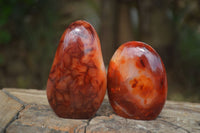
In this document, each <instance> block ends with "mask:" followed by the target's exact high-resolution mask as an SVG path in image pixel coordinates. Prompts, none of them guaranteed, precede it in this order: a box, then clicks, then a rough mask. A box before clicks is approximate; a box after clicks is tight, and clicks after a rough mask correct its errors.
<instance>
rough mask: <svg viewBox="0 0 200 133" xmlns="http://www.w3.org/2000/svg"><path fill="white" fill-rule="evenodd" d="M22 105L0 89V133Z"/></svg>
mask: <svg viewBox="0 0 200 133" xmlns="http://www.w3.org/2000/svg"><path fill="white" fill-rule="evenodd" d="M22 107H23V105H22V104H20V103H19V102H17V101H16V100H14V99H12V98H10V97H9V96H8V95H6V94H5V93H4V92H3V91H1V90H0V133H1V132H3V131H4V129H5V127H6V126H7V125H8V124H9V123H10V122H11V121H12V120H13V119H14V117H15V116H16V115H17V113H18V112H19V111H20V110H21V109H22Z"/></svg>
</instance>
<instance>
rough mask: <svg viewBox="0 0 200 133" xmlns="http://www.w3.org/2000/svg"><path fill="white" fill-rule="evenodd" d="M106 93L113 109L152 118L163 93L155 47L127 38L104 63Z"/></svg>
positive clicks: (163, 74) (164, 86) (162, 69)
mask: <svg viewBox="0 0 200 133" xmlns="http://www.w3.org/2000/svg"><path fill="white" fill-rule="evenodd" d="M107 80H108V96H109V100H110V103H111V105H112V107H113V109H114V111H115V112H116V113H117V114H118V115H120V116H122V117H125V118H131V119H140V120H152V119H155V118H156V117H157V116H158V115H159V113H160V112H161V110H162V108H163V106H164V104H165V101H166V96H167V77H166V72H165V67H164V64H163V62H162V60H161V58H160V56H159V55H158V53H156V51H155V50H154V49H153V48H152V47H150V46H149V45H147V44H145V43H142V42H136V41H133V42H127V43H125V44H123V45H121V46H120V47H119V48H118V49H117V51H116V52H115V54H114V55H113V57H112V59H111V61H110V64H109V67H108V75H107Z"/></svg>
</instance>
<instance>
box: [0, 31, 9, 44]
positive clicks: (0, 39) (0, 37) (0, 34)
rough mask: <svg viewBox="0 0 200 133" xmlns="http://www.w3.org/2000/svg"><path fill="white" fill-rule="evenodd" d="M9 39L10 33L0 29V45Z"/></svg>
mask: <svg viewBox="0 0 200 133" xmlns="http://www.w3.org/2000/svg"><path fill="white" fill-rule="evenodd" d="M10 40H11V34H10V33H9V32H8V31H0V45H1V44H5V43H8V42H9V41H10Z"/></svg>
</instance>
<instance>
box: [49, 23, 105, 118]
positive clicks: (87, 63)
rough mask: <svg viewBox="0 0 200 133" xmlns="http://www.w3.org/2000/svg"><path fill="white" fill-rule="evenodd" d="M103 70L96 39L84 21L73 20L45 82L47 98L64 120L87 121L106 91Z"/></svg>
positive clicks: (64, 34)
mask: <svg viewBox="0 0 200 133" xmlns="http://www.w3.org/2000/svg"><path fill="white" fill-rule="evenodd" d="M106 84H107V83H106V71H105V66H104V63H103V58H102V53H101V46H100V41H99V37H98V35H97V33H96V31H95V29H94V28H93V27H92V26H91V25H90V24H89V23H87V22H86V21H81V20H79V21H76V22H74V23H72V24H70V25H69V27H68V28H67V29H66V30H65V32H64V33H63V35H62V37H61V40H60V43H59V46H58V48H57V51H56V55H55V58H54V61H53V65H52V67H51V71H50V74H49V78H48V82H47V88H46V90H47V97H48V101H49V103H50V105H51V107H52V109H53V110H54V112H55V113H56V114H57V115H58V116H60V117H63V118H79V119H88V118H90V117H92V116H93V115H94V114H95V112H96V111H97V110H98V108H99V107H100V105H101V103H102V101H103V98H104V95H105V92H106Z"/></svg>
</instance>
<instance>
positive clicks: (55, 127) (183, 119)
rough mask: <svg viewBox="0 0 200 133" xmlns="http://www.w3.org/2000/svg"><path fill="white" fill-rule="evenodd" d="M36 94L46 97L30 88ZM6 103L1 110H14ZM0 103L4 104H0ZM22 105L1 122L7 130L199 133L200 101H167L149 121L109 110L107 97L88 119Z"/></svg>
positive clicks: (10, 132) (28, 132)
mask: <svg viewBox="0 0 200 133" xmlns="http://www.w3.org/2000/svg"><path fill="white" fill-rule="evenodd" d="M10 90H12V91H13V92H15V93H16V92H18V93H21V94H22V95H24V93H28V90H26V89H10ZM33 92H34V93H33ZM38 93H39V94H43V95H44V97H40V100H42V99H43V100H44V99H46V98H45V97H46V95H45V91H44V90H43V91H38V90H30V94H31V95H37V94H38ZM0 94H1V95H0V96H1V97H0V98H2V97H5V96H6V97H7V98H6V99H9V101H10V100H11V101H15V98H17V99H18V100H19V98H20V97H21V96H20V94H19V95H17V96H16V97H15V96H13V95H12V94H10V96H7V95H6V94H4V92H2V93H0ZM13 98H14V99H13ZM30 98H32V99H33V101H34V100H35V101H37V99H38V97H36V96H33V97H30ZM6 101H7V100H6ZM4 102H5V100H4ZM8 103H9V104H7V103H6V104H4V105H5V106H1V108H0V109H1V110H5V109H6V108H9V109H7V110H10V109H13V108H14V107H15V103H16V101H15V102H13V103H12V104H11V103H10V102H8ZM0 105H3V104H2V103H1V104H0ZM24 106H25V108H24V109H23V110H21V111H20V112H19V111H18V115H17V117H16V119H14V120H11V121H10V117H6V118H7V119H4V122H5V121H7V122H9V125H8V126H7V127H3V126H2V125H1V127H2V129H3V130H5V132H6V133H21V132H25V133H35V132H58V133H66V132H68V133H124V132H126V133H133V132H134V133H147V132H149V133H150V132H151V133H153V132H156V133H166V132H170V133H177V132H178V133H199V131H200V119H199V118H200V104H199V103H187V102H174V101H167V102H166V104H165V106H164V108H163V110H162V112H161V114H160V115H159V116H158V117H157V118H156V119H155V120H151V121H142V120H131V119H125V118H123V117H120V116H117V115H116V114H115V113H114V111H113V110H112V108H111V106H110V104H109V100H108V97H107V96H106V97H105V98H104V101H103V103H102V105H101V107H100V108H99V110H98V111H97V113H96V115H95V116H94V117H92V118H91V119H90V120H77V119H62V118H59V117H57V116H56V115H55V114H54V112H53V111H52V110H51V108H50V106H49V105H43V104H40V103H35V104H32V103H24ZM12 111H13V110H12ZM8 114H10V113H8ZM2 115H3V116H2ZM4 115H5V114H2V113H0V118H3V117H4ZM4 118H5V117H4ZM0 121H1V119H0Z"/></svg>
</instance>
